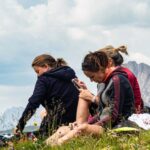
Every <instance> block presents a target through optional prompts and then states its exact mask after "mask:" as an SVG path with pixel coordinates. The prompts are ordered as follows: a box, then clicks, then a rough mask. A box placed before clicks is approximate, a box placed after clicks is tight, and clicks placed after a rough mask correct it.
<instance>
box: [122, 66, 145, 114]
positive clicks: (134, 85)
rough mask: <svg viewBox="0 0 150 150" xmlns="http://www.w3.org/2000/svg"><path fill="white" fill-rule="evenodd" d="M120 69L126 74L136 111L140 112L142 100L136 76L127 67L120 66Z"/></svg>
mask: <svg viewBox="0 0 150 150" xmlns="http://www.w3.org/2000/svg"><path fill="white" fill-rule="evenodd" d="M120 69H121V70H122V71H124V72H125V73H126V74H127V76H128V80H129V82H130V84H131V87H132V89H133V92H134V98H135V108H136V112H137V113H140V112H141V111H142V110H143V101H142V98H141V92H140V87H139V84H138V81H137V78H136V76H135V75H134V74H133V73H132V72H131V71H130V70H129V69H128V68H126V67H122V66H121V67H120Z"/></svg>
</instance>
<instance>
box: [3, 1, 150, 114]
mask: <svg viewBox="0 0 150 150" xmlns="http://www.w3.org/2000/svg"><path fill="white" fill-rule="evenodd" d="M149 8H150V1H149V0H132V1H131V0H126V1H125V0H113V1H112V0H0V112H3V111H4V110H6V109H7V108H10V107H12V106H25V105H26V103H27V101H28V98H29V97H30V96H31V94H32V91H33V88H34V84H35V82H36V78H37V77H36V74H35V73H34V72H33V69H32V68H31V62H32V60H33V58H34V57H35V56H37V55H39V54H42V53H49V54H52V55H53V56H54V57H56V58H58V57H64V59H66V61H67V62H68V63H69V65H70V66H72V67H73V68H74V69H75V71H76V72H77V75H78V76H79V77H80V79H82V80H84V81H85V82H86V83H87V84H88V86H89V88H90V89H91V90H93V91H94V90H95V89H94V86H95V85H93V84H91V83H90V82H89V80H88V79H87V78H86V77H85V76H84V75H83V73H82V71H81V61H82V59H83V57H84V55H85V54H86V53H87V52H88V51H93V50H97V49H99V48H101V47H104V46H106V45H110V44H111V45H113V46H115V47H118V46H120V45H123V44H125V45H127V47H128V51H129V54H130V56H129V58H127V61H128V60H136V61H137V62H138V63H140V62H145V63H147V64H149V65H150V50H149V47H150V44H149V43H150V42H149V39H150V9H149Z"/></svg>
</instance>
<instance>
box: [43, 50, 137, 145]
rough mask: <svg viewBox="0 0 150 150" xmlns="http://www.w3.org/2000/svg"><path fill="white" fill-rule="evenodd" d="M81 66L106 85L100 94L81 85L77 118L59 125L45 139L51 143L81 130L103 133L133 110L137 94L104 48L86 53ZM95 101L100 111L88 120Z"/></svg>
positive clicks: (75, 134) (66, 139)
mask: <svg viewBox="0 0 150 150" xmlns="http://www.w3.org/2000/svg"><path fill="white" fill-rule="evenodd" d="M82 70H83V72H84V74H85V75H86V76H87V77H88V78H89V79H90V80H91V82H92V81H94V82H96V83H105V87H104V89H103V90H102V92H101V94H100V95H98V96H94V95H93V94H92V93H91V92H90V91H89V90H87V89H86V88H85V89H80V95H79V102H78V109H77V119H76V122H75V123H74V124H73V127H70V128H69V127H67V126H64V127H60V128H59V129H58V130H57V131H56V133H54V134H53V135H52V136H51V137H49V138H48V139H47V140H46V143H47V144H48V145H61V144H62V143H64V142H66V141H68V140H69V139H71V138H73V137H76V136H79V135H82V134H87V135H89V134H92V135H95V136H98V135H101V134H102V133H103V131H104V129H105V128H113V127H115V126H116V125H117V124H119V123H120V122H121V121H122V120H126V119H127V118H128V117H129V116H131V114H132V113H133V111H134V95H133V92H132V88H131V86H130V83H129V81H128V79H127V76H126V74H125V73H124V72H121V71H120V70H119V68H116V67H114V66H111V67H110V66H109V60H108V57H107V55H106V54H105V53H104V52H100V51H95V52H90V53H89V54H87V55H86V56H85V58H84V60H83V63H82ZM98 98H99V99H100V100H98ZM92 102H94V103H97V104H98V107H99V113H98V115H96V118H95V119H94V120H93V122H92V123H91V124H89V123H88V116H89V104H90V103H92ZM81 108H82V109H81Z"/></svg>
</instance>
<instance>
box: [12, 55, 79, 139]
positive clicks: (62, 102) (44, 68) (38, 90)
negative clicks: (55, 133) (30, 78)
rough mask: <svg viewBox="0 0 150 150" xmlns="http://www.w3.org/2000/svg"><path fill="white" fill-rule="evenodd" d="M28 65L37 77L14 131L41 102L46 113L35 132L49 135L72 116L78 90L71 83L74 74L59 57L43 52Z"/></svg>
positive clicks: (22, 124)
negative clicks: (31, 93)
mask: <svg viewBox="0 0 150 150" xmlns="http://www.w3.org/2000/svg"><path fill="white" fill-rule="evenodd" d="M32 67H33V69H34V71H35V72H36V74H37V76H38V79H37V81H36V85H35V88H34V92H33V95H32V96H31V97H30V98H29V100H28V104H27V106H26V108H25V110H24V112H23V114H22V116H21V118H20V120H19V123H18V125H17V127H16V129H15V131H14V132H15V134H17V133H19V132H22V131H23V129H24V127H25V124H26V122H27V121H28V120H29V119H30V118H31V117H32V115H33V114H34V113H35V111H36V109H37V108H38V107H39V106H40V105H42V106H43V107H44V108H45V109H46V112H47V114H46V116H45V117H44V118H43V121H42V123H41V126H40V130H39V133H40V134H41V135H42V136H44V135H49V134H48V133H49V132H51V131H52V130H54V129H55V128H57V127H58V126H59V125H61V124H68V123H69V122H73V121H75V119H76V109H77V103H78V95H79V92H78V90H77V89H76V88H75V87H74V85H73V83H72V82H71V81H72V79H73V78H76V75H75V72H74V70H73V69H71V68H70V67H69V66H67V63H66V62H65V61H64V60H63V59H57V60H56V59H55V58H54V57H52V56H51V55H47V54H42V55H40V56H37V57H36V58H35V59H34V60H33V62H32Z"/></svg>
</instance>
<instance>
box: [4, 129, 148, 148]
mask: <svg viewBox="0 0 150 150" xmlns="http://www.w3.org/2000/svg"><path fill="white" fill-rule="evenodd" d="M7 149H8V150H10V147H5V148H2V150H7ZM14 149H15V150H150V130H149V131H141V132H140V133H138V134H137V133H132V134H131V133H121V134H116V133H114V132H112V131H108V132H107V133H105V134H103V135H102V137H99V138H94V137H92V136H90V135H89V136H82V137H80V138H75V139H73V140H71V141H69V142H68V143H66V144H64V145H62V146H57V147H48V146H46V145H45V144H44V143H43V142H42V141H38V142H35V143H33V142H32V141H23V142H19V143H14Z"/></svg>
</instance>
